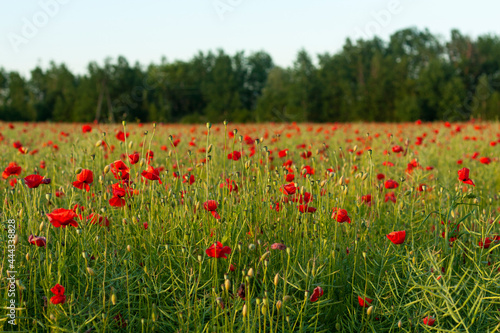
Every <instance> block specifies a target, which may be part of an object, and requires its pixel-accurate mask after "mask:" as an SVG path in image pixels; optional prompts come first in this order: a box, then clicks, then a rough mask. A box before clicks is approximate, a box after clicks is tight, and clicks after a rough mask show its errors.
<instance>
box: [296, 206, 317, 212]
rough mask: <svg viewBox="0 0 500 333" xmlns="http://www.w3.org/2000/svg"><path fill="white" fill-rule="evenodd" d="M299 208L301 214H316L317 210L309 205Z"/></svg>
mask: <svg viewBox="0 0 500 333" xmlns="http://www.w3.org/2000/svg"><path fill="white" fill-rule="evenodd" d="M298 208H299V212H301V213H314V212H316V210H317V209H316V208H314V207H310V206H308V205H299V206H298Z"/></svg>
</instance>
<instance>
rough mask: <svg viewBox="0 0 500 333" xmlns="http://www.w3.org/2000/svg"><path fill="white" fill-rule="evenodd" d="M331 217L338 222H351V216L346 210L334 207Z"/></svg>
mask: <svg viewBox="0 0 500 333" xmlns="http://www.w3.org/2000/svg"><path fill="white" fill-rule="evenodd" d="M332 219H335V220H336V221H337V222H340V223H344V222H347V223H351V218H350V217H349V215H347V210H345V209H341V208H337V207H334V208H333V212H332Z"/></svg>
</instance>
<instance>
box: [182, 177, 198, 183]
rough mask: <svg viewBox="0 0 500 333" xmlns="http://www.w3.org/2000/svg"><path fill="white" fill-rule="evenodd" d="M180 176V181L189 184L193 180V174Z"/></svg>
mask: <svg viewBox="0 0 500 333" xmlns="http://www.w3.org/2000/svg"><path fill="white" fill-rule="evenodd" d="M182 178H183V179H184V180H183V181H182V182H183V183H188V184H189V185H192V184H193V183H194V182H195V180H194V175H184V176H182Z"/></svg>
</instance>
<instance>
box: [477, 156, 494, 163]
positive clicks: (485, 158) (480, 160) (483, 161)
mask: <svg viewBox="0 0 500 333" xmlns="http://www.w3.org/2000/svg"><path fill="white" fill-rule="evenodd" d="M479 162H481V163H482V164H490V163H491V158H489V157H481V158H480V159H479Z"/></svg>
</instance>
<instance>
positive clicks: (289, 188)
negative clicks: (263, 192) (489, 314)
mask: <svg viewBox="0 0 500 333" xmlns="http://www.w3.org/2000/svg"><path fill="white" fill-rule="evenodd" d="M280 191H281V192H283V193H284V194H286V195H291V194H295V192H296V191H297V187H295V184H294V183H289V184H286V185H283V187H282V188H281V189H280Z"/></svg>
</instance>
